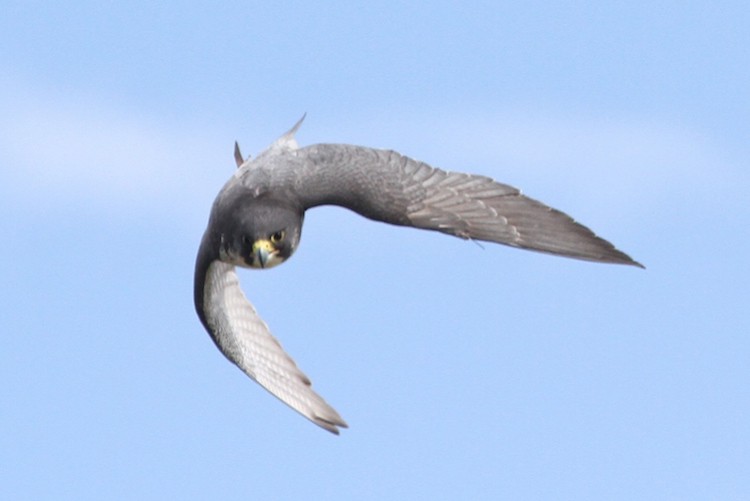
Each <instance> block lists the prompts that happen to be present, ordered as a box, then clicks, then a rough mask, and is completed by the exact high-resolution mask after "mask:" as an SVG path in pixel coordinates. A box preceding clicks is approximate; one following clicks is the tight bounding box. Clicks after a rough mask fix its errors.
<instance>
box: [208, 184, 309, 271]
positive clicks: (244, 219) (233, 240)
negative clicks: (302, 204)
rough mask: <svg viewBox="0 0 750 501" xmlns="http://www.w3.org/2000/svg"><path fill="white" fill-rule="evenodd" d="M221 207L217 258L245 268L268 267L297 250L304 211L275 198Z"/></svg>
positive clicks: (282, 260) (244, 201)
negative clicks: (223, 208) (222, 208)
mask: <svg viewBox="0 0 750 501" xmlns="http://www.w3.org/2000/svg"><path fill="white" fill-rule="evenodd" d="M238 202H239V203H237V204H230V205H229V206H228V207H227V208H226V210H222V211H221V214H220V215H219V217H217V218H216V220H217V221H221V223H222V224H221V229H220V231H219V236H220V243H219V259H221V260H222V261H224V262H225V263H230V264H234V265H236V266H242V267H245V268H271V267H273V266H276V265H278V264H281V263H283V262H284V261H286V260H287V259H288V258H289V257H290V256H291V255H292V254H293V253H294V251H295V250H296V249H297V245H298V244H299V239H300V235H301V233H302V220H303V213H302V211H301V210H297V209H295V208H293V207H290V206H288V205H287V204H284V203H283V202H279V201H275V200H264V199H257V198H251V199H247V198H246V199H244V200H239V201H238Z"/></svg>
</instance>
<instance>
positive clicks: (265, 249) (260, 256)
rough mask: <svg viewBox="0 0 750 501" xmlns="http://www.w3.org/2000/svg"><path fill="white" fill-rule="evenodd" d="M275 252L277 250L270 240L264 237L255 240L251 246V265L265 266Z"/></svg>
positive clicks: (256, 266)
mask: <svg viewBox="0 0 750 501" xmlns="http://www.w3.org/2000/svg"><path fill="white" fill-rule="evenodd" d="M277 253H278V251H277V250H276V248H274V246H273V244H272V243H271V242H270V241H268V240H265V239H264V240H257V241H256V242H255V243H254V244H253V248H252V257H253V266H254V267H255V268H265V267H266V266H267V265H268V261H269V260H270V259H271V258H272V257H274V256H275V255H276V254H277Z"/></svg>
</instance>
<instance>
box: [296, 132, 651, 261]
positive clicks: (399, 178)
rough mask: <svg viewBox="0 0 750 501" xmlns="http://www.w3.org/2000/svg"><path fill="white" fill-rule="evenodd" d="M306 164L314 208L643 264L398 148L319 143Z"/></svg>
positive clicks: (308, 198) (515, 198) (496, 188)
mask: <svg viewBox="0 0 750 501" xmlns="http://www.w3.org/2000/svg"><path fill="white" fill-rule="evenodd" d="M295 155H296V156H297V157H298V158H301V159H303V160H304V161H305V162H306V165H307V172H306V173H307V174H308V175H306V176H304V184H302V183H300V185H299V187H298V193H299V196H300V198H301V199H302V201H303V204H304V205H305V206H307V207H312V206H316V205H323V204H334V205H342V206H344V207H348V208H350V209H352V210H354V211H356V212H359V213H360V214H362V215H364V216H366V217H369V218H371V219H375V220H378V221H384V222H387V223H392V224H398V225H403V226H412V227H416V228H423V229H428V230H436V231H440V232H443V233H447V234H450V235H454V236H457V237H461V238H467V239H477V240H485V241H489V242H496V243H500V244H505V245H510V246H513V247H520V248H523V249H530V250H535V251H540V252H547V253H551V254H557V255H561V256H567V257H572V258H577V259H585V260H590V261H600V262H606V263H620V264H631V265H635V266H641V265H640V264H639V263H637V262H636V261H634V260H633V259H631V258H630V257H629V256H628V255H627V254H625V253H623V252H621V251H619V250H617V249H616V248H615V247H614V246H613V245H612V244H611V243H609V242H608V241H606V240H604V239H602V238H600V237H598V236H596V235H595V234H594V233H593V232H592V231H591V230H589V229H588V228H587V227H585V226H583V225H581V224H579V223H577V222H575V221H574V220H573V219H572V218H571V217H570V216H568V215H567V214H565V213H563V212H560V211H559V210H556V209H553V208H551V207H548V206H547V205H545V204H543V203H541V202H539V201H537V200H534V199H532V198H529V197H527V196H525V195H523V194H521V192H520V190H518V189H516V188H514V187H512V186H509V185H507V184H502V183H498V182H497V181H494V180H493V179H491V178H489V177H485V176H478V175H472V174H464V173H459V172H448V171H444V170H441V169H436V168H434V167H431V166H429V165H427V164H425V163H423V162H418V161H416V160H413V159H411V158H409V157H406V156H403V155H400V154H398V153H396V152H394V151H388V150H377V149H372V148H364V147H359V146H349V145H335V144H318V145H313V146H309V147H306V148H302V149H300V150H297V151H296V152H295Z"/></svg>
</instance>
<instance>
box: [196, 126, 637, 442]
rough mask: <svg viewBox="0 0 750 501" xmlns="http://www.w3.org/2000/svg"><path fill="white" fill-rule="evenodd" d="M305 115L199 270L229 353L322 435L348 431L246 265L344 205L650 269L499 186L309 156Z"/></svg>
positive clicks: (404, 164) (272, 258) (222, 213)
mask: <svg viewBox="0 0 750 501" xmlns="http://www.w3.org/2000/svg"><path fill="white" fill-rule="evenodd" d="M304 118H305V117H304V116H303V117H302V118H301V119H300V120H299V121H298V122H297V123H296V124H295V125H294V127H292V129H291V130H289V132H287V133H286V134H284V135H283V136H281V137H280V138H279V139H277V140H276V141H275V142H274V143H273V144H271V146H270V147H268V148H267V149H266V150H265V151H263V152H262V153H261V154H260V155H258V157H257V158H255V159H252V160H251V159H250V158H247V159H243V157H242V154H241V153H240V150H239V147H238V146H237V144H236V143H235V152H234V153H235V155H234V156H235V161H236V163H237V167H238V168H237V170H236V171H235V172H234V175H233V176H232V177H231V178H230V179H229V181H227V183H226V184H225V185H224V187H223V188H222V189H221V191H220V192H219V194H218V196H217V197H216V200H215V201H214V203H213V207H212V208H211V215H210V217H209V221H208V227H207V228H206V231H205V233H204V234H203V239H202V240H201V244H200V248H199V250H198V256H197V259H196V264H195V287H194V300H195V309H196V311H197V313H198V317H199V318H200V321H201V323H202V324H203V326H204V327H205V328H206V330H207V331H208V333H209V334H210V336H211V339H213V341H214V343H215V344H216V346H217V347H218V348H219V350H221V352H222V353H223V354H224V355H225V356H226V357H227V358H228V359H229V360H230V361H231V362H232V363H234V364H235V365H237V367H239V368H240V369H241V370H242V371H243V372H244V373H245V374H247V375H248V376H250V377H251V378H252V379H254V380H255V381H256V382H257V383H258V384H260V385H261V386H262V387H264V388H265V389H266V390H268V391H269V392H270V393H272V394H273V395H274V396H276V397H277V398H279V399H280V400H281V401H282V402H284V403H286V404H287V405H289V406H290V407H291V408H292V409H294V410H296V411H297V412H299V413H300V414H302V415H303V416H304V417H306V418H307V419H309V420H310V421H312V422H313V423H315V424H317V425H318V426H320V427H322V428H324V429H326V430H328V431H330V432H332V433H336V434H338V433H339V428H346V427H347V424H346V422H345V421H344V420H343V419H342V418H341V416H339V414H338V412H336V410H334V409H333V407H331V406H330V405H329V404H328V403H327V402H326V401H325V400H323V398H322V397H321V396H320V395H318V394H317V393H316V392H315V391H314V390H313V389H312V385H311V383H310V380H309V379H308V378H307V376H305V374H304V373H302V371H301V370H300V369H299V368H298V367H297V365H296V364H295V363H294V361H293V360H292V359H291V357H290V356H289V355H287V353H286V352H285V351H284V349H283V348H282V347H281V344H279V342H278V341H277V340H276V338H274V337H273V336H272V335H271V332H270V330H269V329H268V326H267V325H266V323H265V322H264V321H263V320H262V319H261V318H260V316H259V315H258V314H257V313H256V311H255V309H254V308H253V306H252V305H251V304H250V302H249V301H248V300H247V298H246V297H245V295H244V293H243V292H242V289H241V288H240V284H239V280H238V278H237V273H236V271H235V267H236V266H241V267H246V268H271V267H273V266H276V265H278V264H281V263H283V262H284V261H285V260H286V259H288V258H289V257H290V256H291V255H292V254H293V253H294V251H295V250H296V249H297V246H298V245H299V241H300V235H301V231H302V222H303V220H304V216H305V211H306V210H307V209H310V208H312V207H317V206H320V205H338V206H341V207H345V208H347V209H350V210H353V211H354V212H357V213H359V214H361V215H362V216H364V217H366V218H368V219H372V220H374V221H381V222H384V223H390V224H394V225H398V226H408V227H412V228H421V229H426V230H434V231H439V232H442V233H446V234H448V235H453V236H456V237H460V238H463V239H471V240H483V241H487V242H496V243H500V244H504V245H509V246H512V247H518V248H521V249H529V250H534V251H539V252H546V253H549V254H556V255H560V256H566V257H571V258H576V259H585V260H589V261H598V262H602V263H616V264H628V265H634V266H640V267H642V265H641V264H639V263H638V262H636V261H634V260H633V259H631V258H630V257H629V256H628V255H627V254H625V253H623V252H621V251H619V250H617V249H616V248H615V247H614V246H613V245H612V244H611V243H609V242H608V241H606V240H604V239H602V238H600V237H598V236H596V235H595V234H594V233H593V232H592V231H591V230H589V229H588V228H586V227H585V226H583V225H581V224H579V223H577V222H575V221H574V220H573V219H572V218H571V217H570V216H568V215H566V214H564V213H562V212H560V211H558V210H556V209H553V208H551V207H548V206H546V205H545V204H543V203H541V202H538V201H537V200H534V199H532V198H529V197H526V196H525V195H522V194H521V192H520V191H519V190H518V189H516V188H514V187H512V186H508V185H507V184H501V183H498V182H496V181H494V180H492V179H490V178H489V177H485V176H479V175H473V174H464V173H460V172H450V171H445V170H441V169H437V168H434V167H431V166H429V165H427V164H425V163H423V162H419V161H417V160H413V159H411V158H409V157H407V156H404V155H401V154H399V153H396V152H395V151H389V150H380V149H374V148H366V147H362V146H353V145H347V144H315V145H312V146H307V147H304V148H300V147H299V145H298V144H297V141H296V140H295V138H294V136H295V133H296V132H297V129H299V127H300V125H301V124H302V121H303V120H304Z"/></svg>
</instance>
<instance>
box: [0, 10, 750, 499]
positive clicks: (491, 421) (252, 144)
mask: <svg viewBox="0 0 750 501" xmlns="http://www.w3.org/2000/svg"><path fill="white" fill-rule="evenodd" d="M2 12H3V14H2V16H0V209H1V210H2V214H3V215H2V217H1V218H0V232H1V234H2V235H3V241H2V245H0V262H2V265H0V266H1V267H2V282H3V286H2V289H0V291H1V292H0V293H1V294H2V300H1V301H0V315H1V316H2V326H3V327H2V348H0V379H1V381H2V382H1V383H0V477H1V478H0V498H3V499H77V500H86V499H228V500H233V499H577V500H579V499H660V500H661V499H748V498H750V424H749V423H750V390H749V389H748V388H750V384H749V380H750V311H749V310H750V290H749V287H748V280H749V279H750V273H748V271H749V270H748V258H747V252H748V240H749V236H750V223H749V222H748V220H749V219H750V203H748V198H747V193H748V190H749V189H750V183H749V182H748V181H749V178H750V175H749V174H748V169H749V167H748V163H749V160H750V28H748V27H750V7H748V6H747V2H741V1H738V2H723V1H711V2H704V1H696V2H677V1H673V2H669V1H658V0H657V1H648V2H641V1H634V2H574V1H573V2H572V1H566V2H489V1H488V2H473V1H468V2H466V1H464V2H445V1H440V0H438V1H430V2H424V3H421V4H411V5H405V3H404V2H402V1H398V2H396V1H393V2H388V1H386V2H366V3H365V2H362V3H357V2H339V1H331V2H309V3H305V2H286V3H275V2H262V3H261V2H220V3H206V4H201V3H198V2H185V3H181V2H171V1H166V2H150V1H149V2H144V1H139V0H134V1H129V2H121V3H109V2H101V1H97V2H93V1H92V2H75V1H74V2H20V1H19V2H16V1H7V0H6V1H3V2H2ZM304 112H307V114H308V115H307V119H306V121H305V123H304V125H303V126H302V128H301V130H300V132H299V134H298V140H299V142H300V143H301V144H303V145H305V144H313V143H316V142H341V143H354V144H362V145H367V146H374V147H383V148H392V149H395V150H397V151H400V152H402V153H405V154H408V155H409V156H412V157H414V158H417V159H419V160H423V161H426V162H428V163H430V164H432V165H435V166H439V167H442V168H445V169H450V170H463V171H471V172H476V173H481V174H485V175H489V176H492V177H494V178H496V179H498V180H500V181H502V182H506V183H509V184H512V185H514V186H517V187H520V188H522V189H523V190H524V192H525V193H527V194H528V195H530V196H532V197H534V198H538V199H540V200H542V201H544V202H546V203H548V204H550V205H552V206H554V207H557V208H559V209H561V210H564V211H566V212H568V213H569V214H571V215H572V216H573V217H575V218H576V219H578V220H579V221H581V222H583V223H584V224H586V225H588V226H590V227H591V228H592V229H594V231H596V232H597V233H598V234H600V235H601V236H603V237H605V238H607V239H609V240H611V241H612V242H613V243H615V244H616V245H617V246H618V247H619V248H620V249H622V250H624V251H625V252H627V253H629V254H631V255H632V256H633V257H634V258H635V259H637V260H638V261H641V262H642V263H644V264H645V265H646V266H647V269H646V270H645V271H644V270H640V269H637V268H634V267H624V266H608V265H600V264H592V263H587V262H579V261H574V260H569V259H563V258H557V257H551V256H546V255H541V254H535V253H531V252H522V251H519V250H515V249H510V248H506V247H502V246H497V245H492V244H482V245H476V244H473V243H471V242H464V241H461V240H459V239H453V238H450V237H447V236H444V235H438V234H431V233H428V232H424V231H415V230H406V229H403V228H397V227H391V226H387V225H383V224H375V223H372V222H370V221H367V220H365V219H362V218H360V217H358V216H356V215H354V214H353V213H351V212H348V211H345V210H341V209H336V208H321V209H316V210H314V211H311V212H310V213H308V215H307V218H306V223H305V229H304V231H303V238H302V244H301V247H300V249H299V250H298V251H297V253H296V254H295V256H294V257H293V258H292V259H291V260H290V261H289V262H287V263H286V264H284V265H283V266H281V267H279V268H275V269H273V270H270V271H266V272H259V271H247V272H243V273H241V280H242V284H243V288H244V289H245V291H246V293H247V295H248V297H249V298H250V299H251V300H252V301H253V303H254V304H255V305H256V307H257V308H258V310H259V312H260V313H261V315H262V316H263V317H264V318H265V320H266V321H267V322H268V323H269V325H270V327H271V329H272V331H273V332H274V334H275V335H276V336H277V337H278V338H279V339H280V340H281V342H282V343H283V344H284V346H285V348H286V349H287V351H289V353H291V355H292V356H293V357H294V358H295V360H296V361H297V363H298V364H299V365H300V367H301V368H302V369H303V370H304V371H305V372H306V373H307V374H308V375H309V376H310V377H311V379H312V380H313V381H314V384H315V388H316V389H317V390H318V391H319V392H320V393H321V394H322V395H323V396H324V397H325V398H326V399H327V400H328V401H329V402H330V403H331V404H332V405H334V406H335V407H336V409H337V410H339V412H340V413H341V415H342V416H343V417H344V418H345V419H346V420H347V421H348V423H349V425H350V428H349V429H348V430H344V431H343V433H342V434H341V436H339V437H336V436H333V435H331V434H329V433H326V432H325V431H323V430H321V429H319V428H317V427H316V426H314V425H312V424H310V423H309V422H308V421H306V420H305V419H303V418H302V417H300V416H299V415H297V414H296V413H295V412H293V411H291V410H290V409H288V408H287V407H286V406H285V405H283V404H281V403H280V402H278V401H277V400H276V399H274V398H273V397H271V396H270V395H268V394H267V393H266V392H265V391H263V390H262V389H261V388H260V387H259V386H257V385H256V384H255V383H253V382H252V381H251V380H249V379H248V378H246V377H245V376H244V375H243V374H242V373H241V372H240V371H239V370H237V369H236V368H235V367H233V366H232V365H231V364H229V363H228V362H227V361H226V360H225V359H224V358H223V357H222V356H221V354H220V353H219V352H218V351H217V350H216V349H215V348H214V346H213V343H212V342H211V340H210V338H209V337H208V335H207V334H206V333H205V332H204V331H203V328H202V327H201V325H200V323H199V321H198V319H197V317H196V315H195V313H194V311H193V305H192V279H193V277H192V273H193V263H194V258H195V253H196V251H197V248H198V243H199V240H200V238H201V235H202V233H203V230H204V229H205V225H206V222H207V218H208V213H209V209H210V205H211V203H212V201H213V199H214V197H215V196H216V194H217V193H218V191H219V189H220V188H221V186H222V184H223V183H224V182H225V180H226V179H227V178H228V177H229V176H230V175H231V174H232V172H233V171H234V169H235V165H234V160H233V158H232V144H233V141H234V140H235V139H236V140H238V141H239V142H240V144H241V146H242V147H243V150H244V152H245V154H253V155H255V154H257V153H258V152H260V151H261V150H262V149H263V148H265V147H266V146H267V145H268V144H270V143H271V142H272V141H273V140H274V139H275V138H276V137H278V136H279V135H280V134H282V133H283V132H285V131H286V130H287V129H288V128H289V127H291V126H292V124H293V123H294V122H295V121H296V120H297V119H298V118H299V117H300V116H301V115H302V114H303V113H304Z"/></svg>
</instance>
